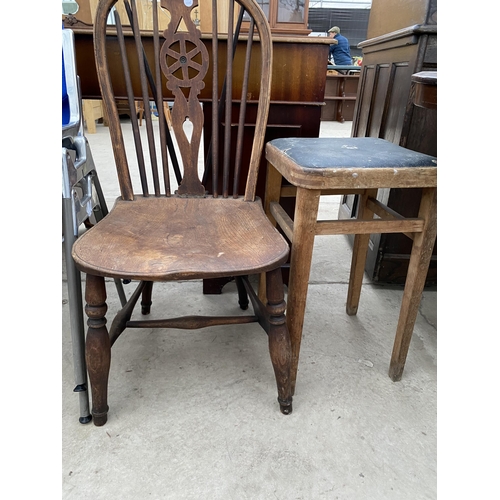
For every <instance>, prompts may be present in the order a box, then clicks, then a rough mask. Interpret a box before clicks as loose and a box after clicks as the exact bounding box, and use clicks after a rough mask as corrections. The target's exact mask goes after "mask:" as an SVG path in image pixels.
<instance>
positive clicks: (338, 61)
mask: <svg viewBox="0 0 500 500" xmlns="http://www.w3.org/2000/svg"><path fill="white" fill-rule="evenodd" d="M334 38H335V40H337V42H338V43H337V44H332V45H330V59H331V58H333V61H334V62H335V65H336V66H351V65H352V57H351V49H350V48H349V40H347V38H346V37H345V36H342V35H341V34H340V33H337V35H336V36H335V37H334Z"/></svg>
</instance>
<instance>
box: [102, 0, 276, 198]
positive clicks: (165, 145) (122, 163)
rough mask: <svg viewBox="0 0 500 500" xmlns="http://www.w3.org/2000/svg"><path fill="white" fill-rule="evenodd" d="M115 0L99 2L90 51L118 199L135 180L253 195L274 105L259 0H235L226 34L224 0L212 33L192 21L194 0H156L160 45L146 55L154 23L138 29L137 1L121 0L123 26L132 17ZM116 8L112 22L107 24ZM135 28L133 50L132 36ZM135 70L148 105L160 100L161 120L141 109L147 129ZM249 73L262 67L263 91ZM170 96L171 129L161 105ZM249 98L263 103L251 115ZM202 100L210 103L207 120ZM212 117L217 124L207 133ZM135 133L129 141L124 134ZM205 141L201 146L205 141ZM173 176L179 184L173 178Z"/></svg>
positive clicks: (157, 190) (170, 189) (162, 189)
mask: <svg viewBox="0 0 500 500" xmlns="http://www.w3.org/2000/svg"><path fill="white" fill-rule="evenodd" d="M117 1H118V0H100V2H99V4H98V7H97V11H96V20H95V23H94V50H95V59H96V68H97V75H98V78H99V84H100V88H101V94H102V98H103V104H104V107H105V110H106V113H107V115H108V118H109V129H110V135H111V142H112V147H113V153H114V157H115V163H116V168H117V173H118V179H119V184H120V191H121V196H122V198H123V199H124V200H133V199H134V195H135V193H136V190H135V188H137V186H136V185H134V183H135V184H137V182H139V183H140V188H141V192H142V194H143V196H146V197H147V196H150V195H151V194H153V193H154V196H171V195H172V193H175V194H177V195H179V196H187V197H190V196H196V197H200V196H201V197H204V196H207V192H210V194H211V195H212V196H214V197H218V196H222V197H229V196H233V197H238V196H240V195H242V194H244V198H245V200H247V201H252V200H254V199H255V189H256V185H257V175H258V168H259V163H260V157H261V155H262V151H263V146H264V134H265V128H266V124H267V117H268V112H269V102H270V88H271V66H272V42H271V34H270V29H269V23H268V21H267V19H266V17H265V15H264V13H263V12H262V10H261V8H260V7H259V6H258V4H257V3H256V1H255V0H237V1H236V0H229V8H228V9H229V10H228V16H227V18H228V25H227V36H226V35H225V34H222V35H221V33H220V32H219V31H218V25H219V22H220V20H219V19H218V15H217V12H218V6H217V4H218V2H221V1H222V0H212V33H211V37H209V39H208V42H207V37H206V36H204V37H203V39H202V37H201V32H200V31H199V29H198V28H197V26H196V25H195V23H194V21H193V20H192V17H194V16H193V12H194V10H193V9H195V8H196V7H197V6H198V0H152V9H151V11H152V17H153V19H152V26H153V34H152V36H153V49H154V54H150V53H146V51H145V49H144V44H143V43H142V41H141V37H142V36H148V37H151V32H149V33H147V32H141V30H140V29H139V23H138V19H139V17H138V14H137V5H136V0H130V1H129V0H124V5H125V11H126V14H127V17H128V23H129V24H130V27H125V24H128V23H126V22H125V21H124V20H123V19H121V18H120V15H119V12H118V10H115V9H113V7H114V6H115V4H116V3H117ZM227 3H228V0H224V4H225V5H227ZM160 9H161V10H163V11H166V13H167V14H168V15H169V16H170V22H169V24H168V26H167V28H166V29H165V30H164V31H163V32H162V33H160V30H159V22H158V16H159V11H160ZM111 12H113V14H114V22H115V25H116V26H115V28H116V30H110V29H109V28H110V26H109V25H108V19H109V18H110V13H111ZM235 21H236V22H235ZM130 31H132V36H133V40H134V42H133V46H134V48H133V49H131V44H130V40H127V38H130V36H131V33H130ZM254 32H255V35H254ZM204 35H205V34H204ZM256 38H258V43H255V40H256ZM240 40H242V41H241V42H240ZM223 45H225V47H224V46H223ZM224 49H225V50H224ZM224 52H225V53H224ZM224 56H225V57H224ZM110 58H113V64H116V63H117V61H120V64H121V68H122V75H120V82H119V83H118V86H121V87H120V88H123V86H124V87H125V89H126V95H127V99H128V101H129V107H130V117H131V118H130V124H128V123H122V121H121V120H120V116H119V114H118V108H117V105H116V95H120V94H121V95H124V94H123V92H118V91H117V92H116V95H115V92H114V90H113V86H114V85H116V84H117V82H116V76H114V77H113V81H112V77H111V72H110V71H109V60H110ZM221 65H223V69H221V67H220V66H221ZM132 71H138V72H139V74H140V85H141V96H142V103H143V106H144V109H145V110H146V111H147V110H149V108H150V102H154V103H155V104H156V109H157V112H158V123H155V122H154V120H153V117H152V116H151V113H149V112H146V113H145V114H144V118H145V129H146V132H145V133H141V129H140V127H139V124H138V120H137V113H136V108H135V101H134V91H133V88H132V78H131V72H132ZM250 72H259V73H258V74H260V81H259V83H260V85H259V88H258V99H257V96H256V95H255V92H254V91H252V92H249V89H248V80H249V75H250ZM205 87H209V88H211V92H210V95H211V101H212V102H211V106H205V104H207V99H206V97H205V98H204V99H200V93H202V92H203V89H204V88H205ZM204 95H205V96H206V93H204ZM172 99H173V101H174V103H173V108H172V112H171V126H172V128H171V129H170V128H169V126H168V124H167V120H166V116H165V112H164V108H163V105H164V103H165V102H166V100H172ZM249 99H250V101H249ZM249 102H251V103H252V105H257V104H258V109H257V111H256V112H254V111H252V117H251V118H248V117H247V111H248V106H249ZM205 108H207V109H210V108H211V110H212V116H211V117H208V121H207V117H205V116H204V112H205ZM249 122H250V123H249ZM207 124H209V125H210V124H211V126H210V127H209V128H211V131H210V132H211V135H210V136H209V134H208V129H206V127H207ZM249 125H250V126H251V127H252V129H253V131H254V140H253V144H252V148H251V151H249V152H248V151H244V150H243V144H244V141H243V134H244V130H245V127H248V126H249ZM204 129H206V130H204ZM130 134H131V135H132V136H133V141H131V140H128V138H129V137H130ZM144 136H146V137H145V138H144ZM132 143H133V149H134V151H133V152H131V151H130V149H131V148H132ZM202 144H203V146H204V147H203V148H200V147H201V146H202ZM200 149H203V151H201V152H200ZM200 153H201V155H202V157H201V161H199V160H200V158H199V155H200ZM205 153H206V156H205ZM133 163H137V173H138V179H139V181H137V180H136V179H137V175H136V172H135V171H134V172H133V174H132V173H131V167H132V164H133ZM247 168H248V174H247V178H246V183H244V184H243V185H244V186H245V189H244V193H240V192H238V190H239V188H238V186H239V185H240V176H241V173H242V172H244V171H246V169H247ZM172 171H173V174H174V175H173V176H172V175H171V172H172ZM173 178H175V181H176V184H177V186H174V185H172V181H173ZM231 186H232V189H231ZM231 191H232V192H231Z"/></svg>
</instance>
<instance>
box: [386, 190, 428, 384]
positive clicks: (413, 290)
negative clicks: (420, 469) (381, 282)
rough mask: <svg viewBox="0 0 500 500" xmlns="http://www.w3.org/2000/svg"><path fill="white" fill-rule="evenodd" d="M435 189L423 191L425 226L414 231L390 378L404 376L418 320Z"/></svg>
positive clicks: (422, 215) (426, 266)
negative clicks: (417, 231) (420, 229)
mask: <svg viewBox="0 0 500 500" xmlns="http://www.w3.org/2000/svg"><path fill="white" fill-rule="evenodd" d="M436 199H437V193H436V188H426V189H423V190H422V200H421V202H420V211H419V214H418V216H419V217H421V218H423V219H424V221H425V223H424V229H423V231H422V232H421V233H416V234H415V236H414V239H413V247H412V250H411V255H410V263H409V265H408V273H407V275H406V283H405V289H404V292H403V299H402V302H401V311H400V313H399V321H398V328H397V331H396V338H395V340H394V347H393V350H392V357H391V364H390V367H389V377H390V378H391V379H392V380H393V381H394V382H397V381H398V380H401V377H402V376H403V370H404V366H405V362H406V356H407V354H408V348H409V347H410V341H411V336H412V334H413V327H414V325H415V320H416V319H417V314H418V308H419V306H420V300H421V298H422V291H423V289H424V285H425V279H426V277H427V271H428V269H429V263H430V261H431V256H432V250H433V248H434V243H435V241H436V234H437V214H436V211H437V210H436V205H437V204H436Z"/></svg>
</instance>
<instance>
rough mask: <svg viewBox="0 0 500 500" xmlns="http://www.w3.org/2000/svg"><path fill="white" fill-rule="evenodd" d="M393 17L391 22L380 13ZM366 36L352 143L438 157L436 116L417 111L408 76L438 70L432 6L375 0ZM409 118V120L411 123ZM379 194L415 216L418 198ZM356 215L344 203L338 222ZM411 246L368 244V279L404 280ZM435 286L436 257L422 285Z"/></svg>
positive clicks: (418, 0) (399, 239) (398, 238)
mask: <svg viewBox="0 0 500 500" xmlns="http://www.w3.org/2000/svg"><path fill="white" fill-rule="evenodd" d="M386 12H391V13H392V15H391V16H386V15H384V13H386ZM368 36H371V37H372V38H370V39H368V40H366V41H364V42H362V43H361V44H359V46H360V47H361V49H362V50H363V66H362V71H361V76H360V82H359V88H358V98H357V101H356V107H355V112H354V120H353V136H354V137H381V138H383V139H386V140H389V141H391V142H394V143H395V144H400V145H402V146H404V147H407V148H409V149H413V150H415V151H419V152H421V153H426V154H430V155H433V156H437V110H436V109H429V108H422V107H417V108H416V107H415V104H414V103H413V102H412V94H411V89H412V75H414V74H416V73H419V72H422V71H436V70H437V3H436V0H406V1H405V2H401V1H400V0H374V1H373V3H372V10H371V13H370V20H369V26H368ZM410 118H411V119H410ZM408 191H410V190H405V193H402V190H398V189H392V190H389V189H381V190H379V194H378V198H379V199H380V201H382V202H383V203H385V204H386V205H388V206H389V207H390V208H392V209H394V210H395V211H396V212H399V213H401V214H402V215H403V216H406V217H413V216H416V215H417V213H418V203H419V200H420V197H419V194H418V192H416V191H415V192H412V193H408ZM355 213H356V197H355V196H346V197H344V198H343V200H342V204H341V207H340V211H339V218H341V219H346V218H350V217H352V216H353V215H354V214H355ZM410 250H411V242H410V240H409V239H408V238H406V237H405V236H404V235H400V234H377V235H372V236H371V238H370V247H369V251H368V258H367V264H366V269H365V270H366V272H367V274H368V275H369V277H370V278H371V279H372V280H373V281H375V282H380V283H396V284H402V283H404V281H405V279H406V273H407V268H408V262H409V257H410ZM436 283H437V251H436V248H435V249H434V255H433V258H432V261H431V265H430V268H429V271H428V274H427V280H426V285H427V286H429V285H435V284H436Z"/></svg>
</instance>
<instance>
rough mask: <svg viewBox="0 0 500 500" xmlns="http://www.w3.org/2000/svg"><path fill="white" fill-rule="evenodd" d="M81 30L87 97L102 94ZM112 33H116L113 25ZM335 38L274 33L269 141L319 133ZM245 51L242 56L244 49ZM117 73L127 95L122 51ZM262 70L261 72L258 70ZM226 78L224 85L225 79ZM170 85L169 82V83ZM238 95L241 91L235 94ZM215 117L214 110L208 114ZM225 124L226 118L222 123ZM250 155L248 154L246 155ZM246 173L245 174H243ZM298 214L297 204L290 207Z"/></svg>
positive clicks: (261, 181)
mask: <svg viewBox="0 0 500 500" xmlns="http://www.w3.org/2000/svg"><path fill="white" fill-rule="evenodd" d="M73 31H74V33H75V52H76V64H77V70H78V73H79V76H80V86H81V91H82V97H83V98H84V99H100V98H101V94H100V89H99V83H98V79H97V73H96V68H95V62H94V52H93V38H92V31H91V30H89V29H82V28H79V29H78V28H74V29H73ZM110 31H111V34H112V30H110ZM202 40H203V41H204V43H205V44H206V46H207V49H208V51H209V53H210V52H211V41H210V38H208V37H205V36H204V35H203V34H202ZM226 40H227V39H224V37H222V38H221V39H220V40H219V43H218V50H219V53H220V57H225V54H226ZM116 45H117V47H116V54H118V42H116ZM126 45H127V50H130V51H135V50H136V49H135V46H134V45H133V39H132V36H127V37H126ZM144 50H145V52H146V54H148V58H149V57H151V59H152V50H153V47H152V38H151V44H150V45H147V44H146V45H145V47H144ZM236 50H237V52H236V55H235V61H237V62H238V61H239V62H240V63H241V64H243V61H244V51H245V45H244V44H243V43H242V44H241V45H238V47H237V49H236ZM328 50H329V40H328V39H327V38H325V37H306V36H304V37H288V36H274V37H273V53H274V54H273V66H272V88H271V104H270V110H269V118H268V125H267V131H266V136H265V141H266V142H267V141H270V140H272V139H277V138H280V137H318V136H319V129H320V121H321V110H322V108H323V106H324V102H325V101H324V97H325V85H326V71H325V66H326V65H325V61H326V60H327V59H328ZM238 54H240V55H241V57H239V55H238ZM109 63H110V68H111V72H112V74H113V73H115V74H116V75H117V78H116V81H113V86H114V87H115V89H116V91H117V92H118V95H120V96H123V98H126V89H125V85H124V84H123V85H122V88H121V89H120V80H121V79H120V72H121V67H120V63H119V57H110V58H109ZM131 71H132V86H133V91H134V96H136V97H140V96H141V90H140V83H139V81H138V78H137V74H136V73H134V68H131ZM253 74H255V75H256V73H253ZM220 84H221V85H222V79H221V82H220ZM164 88H165V87H164ZM211 92H212V89H211V87H210V86H209V85H207V86H206V87H205V88H204V89H203V90H202V91H201V93H200V97H199V98H200V101H202V102H203V103H204V106H207V107H210V106H211ZM248 93H249V94H251V95H255V96H257V95H258V88H257V79H256V78H252V71H251V72H250V81H249V87H248ZM235 95H236V94H235ZM164 98H165V99H167V100H168V99H171V96H170V95H169V94H168V91H167V90H166V91H165V94H164ZM253 107H254V106H253V103H252V96H250V99H249V102H248V104H247V119H246V124H245V125H246V126H245V134H244V138H243V142H244V146H243V149H244V151H245V149H246V147H247V146H246V144H250V143H251V138H252V136H253V126H252V125H253V119H254V118H253V117H252V108H253ZM238 109H239V102H238V101H237V100H235V101H234V104H233V112H232V114H233V121H235V122H237V119H238V118H237V116H238ZM205 116H206V117H207V116H208V117H210V113H208V114H205ZM204 126H205V127H206V130H207V131H208V129H209V128H210V127H211V123H210V119H208V120H206V122H205V124H204ZM221 126H225V124H221ZM245 156H246V157H247V161H248V157H249V155H245V154H244V155H243V157H244V158H245ZM245 168H248V164H247V165H245V164H244V163H243V164H242V170H243V171H244V170H245ZM266 170H267V168H266V160H265V156H264V155H262V159H261V164H260V171H259V177H258V181H257V191H256V192H257V196H259V197H261V198H263V197H264V192H265V177H266ZM241 177H242V178H244V177H245V175H242V176H241ZM288 210H289V211H290V213H292V214H293V206H290V207H289V208H288ZM284 280H285V282H286V280H287V273H286V271H285V273H284ZM222 286H223V283H222V284H221V285H218V284H217V285H214V287H213V288H209V287H208V285H207V283H205V282H204V292H205V293H218V292H220V289H222Z"/></svg>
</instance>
